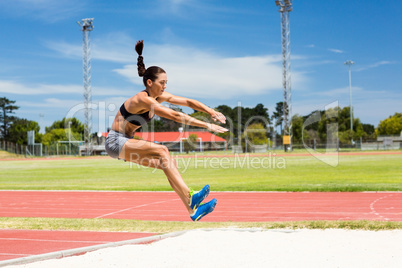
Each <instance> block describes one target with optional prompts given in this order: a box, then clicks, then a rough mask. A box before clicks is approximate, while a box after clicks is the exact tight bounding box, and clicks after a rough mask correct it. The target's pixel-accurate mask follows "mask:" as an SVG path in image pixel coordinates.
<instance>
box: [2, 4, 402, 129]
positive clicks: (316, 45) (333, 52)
mask: <svg viewBox="0 0 402 268" xmlns="http://www.w3.org/2000/svg"><path fill="white" fill-rule="evenodd" d="M401 9H402V2H401V1H392V2H390V1H361V0H360V1H358V0H355V1H353V0H352V1H350V0H328V1H318V0H310V1H297V0H296V1H293V11H292V12H291V13H290V23H291V26H290V28H291V38H290V39H291V51H292V56H291V64H292V67H291V68H292V106H293V114H296V113H297V114H300V115H307V114H309V113H310V112H311V111H313V110H316V109H320V110H323V109H324V107H325V106H326V105H328V104H330V103H333V102H335V101H338V102H339V105H340V106H341V107H345V106H348V105H349V76H348V68H347V67H346V66H345V65H344V62H345V61H346V60H353V61H354V62H355V65H353V66H352V89H353V104H354V112H355V117H358V118H360V119H361V121H362V122H363V123H370V124H373V125H375V126H377V125H378V123H379V122H380V120H383V119H385V118H387V117H388V116H390V115H393V114H394V113H395V112H402V91H401V89H402V75H401V74H402V68H401V62H402V61H401V55H402V53H401V52H400V47H401V45H402V42H401V39H402V30H401V29H402V19H401V16H400V14H399V12H400V10H401ZM83 18H94V26H95V28H94V31H93V32H91V48H92V94H93V97H92V98H93V103H94V104H96V106H97V108H98V109H97V110H94V111H93V128H92V130H93V131H94V132H97V131H105V130H106V129H107V127H109V126H110V125H111V122H112V120H113V118H114V116H115V113H116V110H117V108H118V107H119V106H120V105H121V103H122V102H123V101H124V100H126V99H127V98H129V97H130V96H132V95H134V94H136V92H138V91H140V90H142V89H143V85H142V80H141V78H139V77H138V76H137V72H136V54H135V51H134V45H135V42H136V41H137V40H139V39H144V42H145V48H144V61H145V64H146V65H147V66H151V65H158V66H161V67H163V68H164V69H165V70H166V71H167V75H168V80H169V84H168V88H167V90H168V91H169V92H171V93H173V94H176V95H180V96H185V97H190V98H195V99H198V100H200V101H202V102H203V103H205V104H207V105H208V106H210V107H216V106H218V105H222V104H225V105H229V106H231V107H234V106H237V105H238V103H241V105H243V106H247V107H254V106H255V105H257V104H258V103H262V104H264V106H266V107H268V108H269V114H270V115H271V114H272V112H273V110H274V108H275V104H276V103H277V102H279V101H282V98H283V97H282V96H283V93H282V85H281V83H282V80H281V79H282V78H281V72H282V69H281V39H280V36H281V32H280V13H279V12H278V8H277V7H276V6H275V1H274V0H250V1H234V0H231V1H229V0H198V1H196V0H146V1H145V0H143V1H137V0H119V1H110V0H109V1H106V0H96V1H95V0H57V1H55V0H0V34H1V37H2V38H1V40H2V42H0V97H7V98H9V99H11V100H16V101H17V103H16V104H17V105H19V106H20V109H19V110H18V111H17V113H16V115H17V116H19V117H22V118H27V119H29V120H34V121H37V122H39V123H40V125H41V129H42V130H41V131H44V127H45V126H49V125H51V124H52V123H53V122H54V121H55V120H61V119H62V118H63V117H66V116H71V115H73V116H76V117H78V118H79V119H80V120H81V121H84V118H83V111H82V102H83V81H82V32H81V31H80V27H79V26H78V25H77V23H76V22H77V21H80V20H81V19H83ZM185 111H186V110H185ZM187 112H190V110H187Z"/></svg>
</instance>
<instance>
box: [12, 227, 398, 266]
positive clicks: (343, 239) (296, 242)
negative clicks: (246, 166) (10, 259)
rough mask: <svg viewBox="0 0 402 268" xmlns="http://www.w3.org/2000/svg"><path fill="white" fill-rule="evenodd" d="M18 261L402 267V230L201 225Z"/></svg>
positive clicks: (161, 264)
mask: <svg viewBox="0 0 402 268" xmlns="http://www.w3.org/2000/svg"><path fill="white" fill-rule="evenodd" d="M18 267H29V268H33V267H40V268H43V267H57V268H64V267H65V268H67V267H68V268H71V267H96V268H98V267H118V268H121V267H175V268H176V267H220V268H221V267H402V230H395V231H378V232H373V231H350V230H335V229H332V230H296V231H286V230H270V231H239V230H213V231H205V230H195V231H189V232H186V233H185V234H183V235H180V236H177V237H172V238H167V239H163V240H161V241H158V242H155V243H152V244H148V245H126V246H120V247H114V248H106V249H101V250H98V251H94V252H90V253H86V254H84V255H81V256H74V257H66V258H63V259H58V260H47V261H41V262H36V263H31V264H26V265H21V266H18Z"/></svg>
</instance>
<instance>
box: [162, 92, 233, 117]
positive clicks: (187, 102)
mask: <svg viewBox="0 0 402 268" xmlns="http://www.w3.org/2000/svg"><path fill="white" fill-rule="evenodd" d="M160 98H161V99H162V101H166V102H169V103H171V104H175V105H180V106H186V107H190V108H192V109H194V110H197V111H200V112H204V113H207V114H209V115H210V116H211V117H212V119H213V120H214V121H215V122H216V121H219V122H221V123H223V124H225V123H226V117H225V116H224V115H223V114H222V113H220V112H218V111H215V110H214V109H211V108H209V107H208V106H206V105H205V104H203V103H201V102H199V101H197V100H194V99H189V98H185V97H179V96H175V95H173V94H170V93H168V92H166V91H165V92H164V93H163V95H162V96H161V97H160Z"/></svg>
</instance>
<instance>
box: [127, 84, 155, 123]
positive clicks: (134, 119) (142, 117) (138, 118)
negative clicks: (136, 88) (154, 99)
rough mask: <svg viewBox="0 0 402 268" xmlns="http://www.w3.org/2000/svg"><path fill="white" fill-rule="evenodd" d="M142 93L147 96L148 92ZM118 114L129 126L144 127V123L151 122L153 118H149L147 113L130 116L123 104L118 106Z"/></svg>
mask: <svg viewBox="0 0 402 268" xmlns="http://www.w3.org/2000/svg"><path fill="white" fill-rule="evenodd" d="M144 91H145V92H146V93H147V94H148V96H149V93H148V91H146V90H144ZM120 113H121V115H122V116H123V118H124V119H125V120H127V121H128V122H130V123H131V124H134V125H136V126H142V125H145V124H146V123H148V122H149V121H151V120H152V118H153V116H152V118H149V111H146V112H145V113H142V114H132V113H130V112H128V111H127V109H126V107H124V102H123V104H122V105H121V106H120Z"/></svg>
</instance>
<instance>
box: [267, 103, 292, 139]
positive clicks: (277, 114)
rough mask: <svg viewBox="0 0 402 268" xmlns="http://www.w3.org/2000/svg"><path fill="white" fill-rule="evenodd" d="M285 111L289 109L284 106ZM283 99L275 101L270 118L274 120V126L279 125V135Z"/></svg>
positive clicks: (281, 125) (281, 123) (281, 124)
mask: <svg viewBox="0 0 402 268" xmlns="http://www.w3.org/2000/svg"><path fill="white" fill-rule="evenodd" d="M286 109H287V112H288V113H289V109H288V108H287V107H286ZM283 117H284V116H283V101H281V102H277V103H276V106H275V111H274V112H273V114H272V117H271V118H272V120H275V127H277V126H280V127H281V131H280V135H282V132H283V120H284V118H283Z"/></svg>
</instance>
